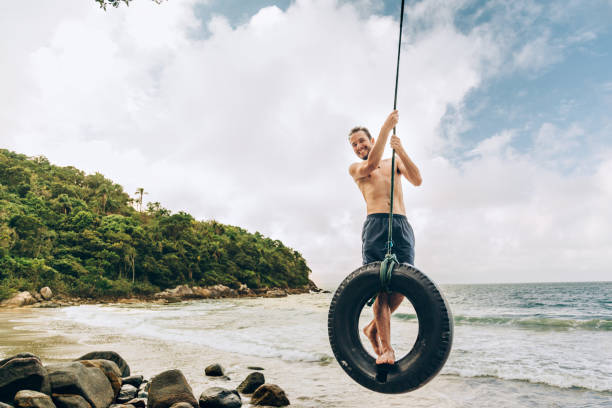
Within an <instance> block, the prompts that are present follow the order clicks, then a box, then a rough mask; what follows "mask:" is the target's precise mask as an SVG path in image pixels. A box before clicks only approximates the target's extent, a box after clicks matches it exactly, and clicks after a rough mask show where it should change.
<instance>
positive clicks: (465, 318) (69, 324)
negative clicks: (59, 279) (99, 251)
mask: <svg viewBox="0 0 612 408" xmlns="http://www.w3.org/2000/svg"><path fill="white" fill-rule="evenodd" d="M442 290H443V292H444V294H445V296H446V298H447V300H448V301H449V304H450V307H451V309H452V311H453V315H454V319H455V333H454V343H453V349H452V352H451V355H450V357H449V359H448V361H447V363H446V365H445V367H444V368H443V370H442V371H441V373H440V374H439V375H438V377H436V379H434V380H433V381H432V382H431V383H429V384H428V385H426V386H425V387H423V388H421V389H419V390H417V391H415V392H413V393H409V394H405V395H391V396H388V395H380V394H376V393H373V392H371V391H369V390H367V389H365V388H362V387H360V386H359V385H357V384H355V383H353V382H352V381H351V380H350V378H348V376H346V374H345V373H344V372H343V371H342V370H341V369H340V368H339V367H338V365H337V363H336V362H335V360H334V358H333V354H332V351H331V348H330V346H329V343H328V339H327V312H328V307H329V303H330V301H331V296H332V295H331V294H311V295H294V296H289V297H287V298H278V299H263V298H258V299H224V300H201V301H189V302H183V303H178V304H172V305H152V304H137V305H104V306H91V305H83V306H77V307H68V308H61V309H53V310H40V309H39V310H30V311H29V312H27V313H21V314H19V313H18V314H12V315H4V316H3V315H2V314H0V320H1V319H5V321H8V322H9V323H10V324H9V325H8V326H6V325H5V326H4V327H9V328H10V330H11V333H13V334H15V333H18V334H19V333H20V334H21V335H22V336H24V335H25V334H24V333H28V332H31V333H35V334H36V336H37V337H36V336H34V335H32V336H30V337H27V336H26V337H25V338H27V339H29V340H27V341H26V340H24V341H21V342H18V341H16V340H15V341H12V342H11V341H8V340H6V341H3V342H2V344H0V353H1V355H2V356H4V355H8V354H10V353H12V352H16V351H30V350H25V349H24V348H26V349H27V348H28V345H31V347H32V350H33V351H34V352H38V353H39V355H41V356H42V357H43V358H46V359H47V361H62V360H67V359H70V358H75V357H78V356H77V355H75V354H77V353H79V352H80V351H90V350H93V349H100V348H102V349H113V350H116V351H118V352H120V353H122V355H123V356H124V358H126V360H128V362H129V363H130V365H131V366H132V369H133V371H135V372H140V373H143V374H145V375H146V376H152V375H154V374H156V373H158V372H160V371H162V370H165V369H168V368H180V369H182V370H183V371H184V372H185V373H186V376H187V377H188V379H189V380H190V382H191V383H192V386H193V387H194V392H196V393H198V392H201V391H202V390H203V389H204V388H206V387H208V386H211V385H221V386H229V387H234V386H236V385H237V384H238V383H239V382H240V380H241V379H242V378H244V376H245V375H246V374H248V369H247V366H248V365H261V366H263V367H265V368H266V370H265V371H264V374H265V375H266V376H267V378H268V381H270V380H273V381H274V382H276V383H278V384H279V385H281V387H283V388H284V389H285V390H286V391H287V392H288V394H289V397H290V399H291V400H292V405H293V406H298V407H302V406H303V407H319V406H327V407H362V406H365V405H370V406H373V407H378V406H385V407H403V406H407V405H410V406H415V407H488V406H496V407H506V406H507V407H612V282H605V283H602V282H596V283H542V284H504V285H446V286H445V285H443V286H442ZM370 319H371V310H370V309H364V311H363V312H362V318H361V319H360V325H361V326H362V327H363V326H364V325H365V324H367V322H368V321H369V320H370ZM391 327H392V344H393V346H394V348H395V350H396V355H397V357H398V358H400V357H401V355H403V354H405V353H407V352H408V351H409V350H410V348H411V346H412V344H413V342H414V340H415V338H416V333H417V331H418V321H417V319H416V316H415V314H414V310H413V309H412V307H411V305H410V304H409V303H408V302H404V304H402V306H401V307H400V308H399V309H398V311H397V312H396V313H395V314H394V315H393V318H392V326H391ZM5 330H6V329H5ZM41 333H42V335H41ZM7 334H8V332H7ZM3 337H5V336H3ZM9 337H10V336H7V337H6V339H9ZM60 337H61V338H65V339H68V340H65V341H63V342H60V343H61V344H63V346H61V347H60V346H59V345H58V343H57V342H55V341H51V340H47V341H46V340H45V339H57V338H60ZM15 338H17V337H15ZM33 339H34V340H33ZM362 341H363V342H364V345H366V348H368V347H369V346H368V345H367V344H368V342H367V340H366V339H365V338H362ZM213 360H220V362H221V363H222V364H224V365H226V366H227V367H228V374H229V375H230V377H231V378H232V381H233V380H234V379H235V381H233V382H232V381H230V382H229V383H228V384H227V385H223V384H218V383H211V380H210V379H207V378H205V377H204V376H203V375H202V374H201V372H202V371H203V367H204V366H205V365H207V364H209V363H211V362H213Z"/></svg>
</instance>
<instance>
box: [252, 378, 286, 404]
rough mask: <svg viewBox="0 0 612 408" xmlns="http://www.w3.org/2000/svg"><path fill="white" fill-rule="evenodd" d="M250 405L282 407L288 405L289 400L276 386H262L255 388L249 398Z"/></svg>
mask: <svg viewBox="0 0 612 408" xmlns="http://www.w3.org/2000/svg"><path fill="white" fill-rule="evenodd" d="M251 404H253V405H269V406H272V407H283V406H285V405H289V399H288V398H287V396H286V395H285V391H283V390H282V389H281V387H279V386H278V385H274V384H264V385H262V386H260V387H259V388H257V389H256V390H255V392H254V393H253V395H252V396H251Z"/></svg>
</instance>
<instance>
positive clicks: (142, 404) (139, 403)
mask: <svg viewBox="0 0 612 408" xmlns="http://www.w3.org/2000/svg"><path fill="white" fill-rule="evenodd" d="M127 404H128V405H133V406H135V407H136V408H146V406H147V399H146V398H134V399H131V400H129V401H128V402H127Z"/></svg>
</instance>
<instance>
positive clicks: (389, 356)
mask: <svg viewBox="0 0 612 408" xmlns="http://www.w3.org/2000/svg"><path fill="white" fill-rule="evenodd" d="M390 298H391V296H390V295H389V294H388V293H386V292H381V293H379V294H378V297H377V298H376V302H374V307H373V309H374V320H375V322H376V323H375V324H376V329H377V330H378V336H379V338H380V353H381V354H380V356H378V358H377V359H376V364H393V363H394V362H395V352H394V351H393V348H391V309H390V307H389V303H390Z"/></svg>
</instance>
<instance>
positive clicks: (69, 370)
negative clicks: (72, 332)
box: [0, 351, 290, 408]
mask: <svg viewBox="0 0 612 408" xmlns="http://www.w3.org/2000/svg"><path fill="white" fill-rule="evenodd" d="M249 369H251V370H252V372H251V373H250V374H249V375H248V376H247V377H246V378H245V379H244V380H243V381H242V382H241V383H240V385H238V386H237V387H236V388H235V389H230V388H224V387H218V386H216V387H209V388H207V389H205V390H204V391H203V392H202V394H201V395H200V398H199V400H196V398H195V396H194V394H193V390H192V388H191V386H190V385H189V383H188V382H187V379H186V378H185V376H184V375H183V373H182V372H181V371H180V370H178V369H171V370H166V371H164V372H162V373H159V374H157V375H155V376H153V377H152V378H151V379H150V380H147V379H145V378H144V377H143V376H142V375H134V374H132V373H131V372H130V367H129V365H128V364H127V362H126V361H125V360H124V359H123V358H122V357H121V356H120V355H119V354H118V353H116V352H114V351H93V352H90V353H87V354H85V355H83V356H81V357H79V358H77V359H75V360H74V361H72V362H69V363H58V364H49V365H43V363H42V361H41V360H40V358H39V357H37V356H36V355H34V354H31V353H19V354H17V355H14V356H12V357H9V358H5V359H3V360H1V361H0V408H240V407H241V406H242V404H243V403H244V402H245V401H248V403H249V404H251V405H253V406H273V407H282V406H287V405H289V404H290V402H289V399H288V398H287V396H286V394H285V392H284V391H283V389H282V388H280V387H279V386H278V385H275V384H268V383H266V382H265V377H264V375H263V373H261V371H262V370H263V368H261V367H249ZM203 375H206V376H208V377H211V378H214V377H217V378H221V379H224V380H229V378H228V377H227V376H225V375H224V370H223V367H222V366H221V365H220V364H218V363H216V364H212V365H209V366H208V367H206V368H205V370H204V373H203ZM244 397H246V399H245V400H244V401H243V398H244Z"/></svg>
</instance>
